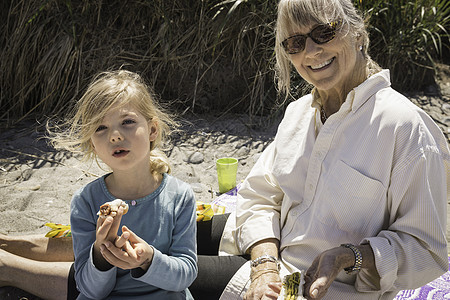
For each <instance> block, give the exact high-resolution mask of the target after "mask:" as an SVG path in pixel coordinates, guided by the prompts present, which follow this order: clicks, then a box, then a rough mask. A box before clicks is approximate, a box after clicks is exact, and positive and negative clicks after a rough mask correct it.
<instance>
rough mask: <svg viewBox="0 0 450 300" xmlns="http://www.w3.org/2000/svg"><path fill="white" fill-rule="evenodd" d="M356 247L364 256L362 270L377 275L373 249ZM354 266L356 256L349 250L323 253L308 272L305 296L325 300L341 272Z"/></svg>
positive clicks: (341, 249)
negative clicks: (323, 299)
mask: <svg viewBox="0 0 450 300" xmlns="http://www.w3.org/2000/svg"><path fill="white" fill-rule="evenodd" d="M356 247H357V248H358V249H359V251H360V252H361V255H362V265H361V268H363V269H366V270H369V271H370V272H375V273H376V267H375V257H374V255H373V250H372V247H371V246H370V245H369V244H362V245H358V246H356ZM354 265H355V254H354V253H353V251H352V250H350V249H348V248H344V247H336V248H332V249H329V250H326V251H324V252H322V253H321V254H319V256H317V257H316V259H314V261H313V263H312V265H311V266H310V267H309V269H308V270H307V271H306V275H305V286H304V292H303V293H304V296H305V297H306V298H307V299H321V298H323V297H324V296H325V294H326V293H327V291H328V288H329V287H330V285H331V284H332V283H333V281H334V280H335V279H336V277H337V275H338V274H339V272H341V271H342V270H343V269H345V268H349V267H352V266H354Z"/></svg>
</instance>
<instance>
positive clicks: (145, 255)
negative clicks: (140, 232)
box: [101, 226, 153, 271]
mask: <svg viewBox="0 0 450 300" xmlns="http://www.w3.org/2000/svg"><path fill="white" fill-rule="evenodd" d="M122 232H123V233H122V235H121V236H120V237H119V238H118V239H117V240H116V241H115V243H113V242H107V243H106V244H105V245H104V247H102V248H101V250H102V255H103V257H104V258H105V260H106V261H108V262H109V263H110V264H112V265H114V266H116V267H119V268H121V269H124V270H127V269H135V268H141V269H142V270H144V271H146V270H147V269H148V268H149V267H150V264H151V262H152V260H153V248H152V247H151V246H150V245H149V244H147V242H145V241H144V240H143V239H141V238H140V237H138V236H137V235H136V234H135V233H134V232H132V231H131V230H130V229H128V228H127V227H126V226H123V227H122Z"/></svg>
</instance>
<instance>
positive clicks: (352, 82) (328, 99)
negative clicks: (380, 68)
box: [317, 60, 369, 117]
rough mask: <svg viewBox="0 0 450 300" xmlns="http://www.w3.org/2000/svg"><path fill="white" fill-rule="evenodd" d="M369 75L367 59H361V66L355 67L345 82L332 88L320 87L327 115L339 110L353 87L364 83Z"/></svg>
mask: <svg viewBox="0 0 450 300" xmlns="http://www.w3.org/2000/svg"><path fill="white" fill-rule="evenodd" d="M368 76H369V68H368V66H367V65H366V62H365V60H364V61H360V65H359V67H356V68H355V71H354V72H353V73H352V76H351V77H350V78H348V79H347V80H346V81H345V82H343V83H342V84H341V85H340V86H339V87H337V88H333V89H330V90H319V89H318V90H317V93H319V97H320V99H321V103H322V106H323V109H324V111H325V113H326V116H327V117H329V116H330V115H332V114H334V113H335V112H337V111H338V110H339V109H340V108H341V106H342V104H343V103H344V102H345V100H346V99H347V95H348V93H350V91H351V90H352V89H354V88H355V87H357V86H358V85H360V84H361V83H363V82H364V81H365V80H366V79H367V77H368Z"/></svg>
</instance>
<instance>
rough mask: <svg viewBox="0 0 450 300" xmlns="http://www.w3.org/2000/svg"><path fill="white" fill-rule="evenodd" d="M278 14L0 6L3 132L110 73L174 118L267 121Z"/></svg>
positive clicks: (236, 0)
mask: <svg viewBox="0 0 450 300" xmlns="http://www.w3.org/2000/svg"><path fill="white" fill-rule="evenodd" d="M421 1H422V0H421ZM423 1H429V0H423ZM430 1H431V0H430ZM436 1H439V0H436ZM440 1H441V2H442V1H443V0H440ZM356 2H357V3H359V4H364V5H365V6H367V7H369V8H370V7H373V5H371V4H370V3H369V2H373V3H375V2H377V3H378V2H379V1H378V0H371V1H360V0H358V1H356ZM398 2H399V3H400V2H401V1H400V0H398ZM442 3H444V2H442ZM380 7H381V6H380ZM445 7H446V9H447V11H448V7H449V5H446V6H445ZM382 9H383V8H382ZM390 9H391V11H392V8H391V7H390ZM384 11H385V12H386V9H385V10H384ZM275 13H276V2H273V1H262V0H247V1H245V0H203V1H198V0H174V1H163V0H130V1H121V0H111V1H102V0H2V1H1V2H0V17H1V18H2V23H1V24H0V122H2V123H5V121H6V123H8V124H12V123H14V122H17V121H19V120H21V119H23V118H27V117H31V116H33V117H34V118H37V119H38V120H40V119H45V118H47V117H49V116H53V115H59V116H62V115H63V113H64V112H65V111H66V109H67V108H69V107H71V106H72V105H71V104H72V102H73V101H75V100H76V99H77V98H79V97H80V95H81V93H82V92H83V91H84V89H85V87H86V85H87V84H88V82H89V81H90V79H91V78H92V76H93V75H94V74H96V73H98V72H100V71H105V70H112V69H117V68H125V69H128V70H131V71H136V72H138V73H140V74H141V75H142V76H143V77H144V78H146V80H147V81H148V83H149V84H151V85H152V86H154V89H155V91H156V93H157V94H159V95H160V96H161V99H162V100H161V101H162V102H163V103H165V104H167V105H168V106H170V107H171V109H173V110H176V111H178V112H180V113H184V112H193V113H209V112H241V113H247V114H249V115H250V116H262V115H271V114H272V113H273V112H274V111H277V109H278V108H279V106H277V99H278V98H277V97H278V96H277V93H276V90H275V84H274V82H273V75H274V74H273V71H272V66H273V59H274V57H273V54H274V53H273V46H274V34H273V27H274V22H275V18H276V16H275ZM371 15H372V19H374V18H375V17H376V16H378V15H380V14H379V13H378V14H377V13H376V12H374V11H373V10H372V11H371ZM446 20H447V22H448V13H447V19H446ZM427 22H428V21H427ZM377 24H378V25H379V24H380V23H379V22H378V23H375V25H377ZM446 24H448V23H446ZM372 28H375V27H372ZM396 28H397V27H396ZM392 34H393V35H395V34H396V33H395V32H394V33H392ZM433 36H434V35H433ZM443 38H444V39H446V41H447V40H448V35H446V36H445V35H443ZM383 39H384V40H386V41H389V39H387V38H386V37H385V36H383ZM384 40H383V41H384ZM391 40H392V41H397V40H398V39H396V38H395V36H394V38H392V39H391ZM376 44H377V43H376V42H375V43H374V45H376ZM446 45H447V46H448V43H447V44H446ZM380 47H382V49H385V48H386V49H389V51H390V52H391V53H397V51H396V50H395V46H394V48H393V47H386V46H385V45H383V44H381V46H380ZM413 50H414V51H417V47H416V48H414V49H413ZM374 51H375V55H374V54H373V56H374V57H375V58H377V55H376V51H377V50H376V49H374ZM399 53H401V52H399ZM380 57H386V55H384V54H381V55H380ZM396 57H397V56H396ZM401 57H404V55H403V54H402V56H401ZM395 62H396V63H397V62H398V59H397V60H396V61H395ZM420 63H423V62H420ZM398 65H404V64H403V63H402V64H396V66H398ZM383 67H390V66H389V65H383ZM425 67H426V68H427V69H429V68H430V66H429V65H427V66H425ZM397 73H399V76H401V75H402V74H401V73H402V72H397ZM417 73H420V72H417ZM400 79H401V78H400ZM407 79H408V83H409V86H418V85H416V84H413V83H412V82H411V77H410V75H408V78H407ZM294 84H299V82H298V80H296V81H294ZM281 98H282V99H283V98H284V97H281Z"/></svg>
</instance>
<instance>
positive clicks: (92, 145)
mask: <svg viewBox="0 0 450 300" xmlns="http://www.w3.org/2000/svg"><path fill="white" fill-rule="evenodd" d="M89 143H90V144H91V147H92V151H93V152H94V153H95V154H97V150H96V149H95V146H94V143H93V142H92V139H90V140H89Z"/></svg>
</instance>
